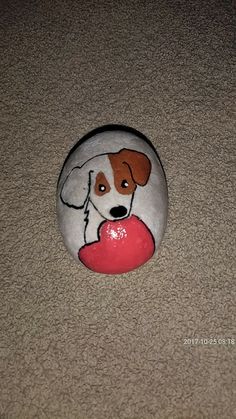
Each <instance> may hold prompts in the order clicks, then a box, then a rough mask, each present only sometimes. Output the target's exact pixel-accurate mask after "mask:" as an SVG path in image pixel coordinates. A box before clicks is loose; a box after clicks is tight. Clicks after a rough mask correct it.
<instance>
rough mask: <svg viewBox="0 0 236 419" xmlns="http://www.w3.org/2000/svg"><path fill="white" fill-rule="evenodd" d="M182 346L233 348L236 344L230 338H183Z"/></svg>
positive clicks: (235, 341)
mask: <svg viewBox="0 0 236 419" xmlns="http://www.w3.org/2000/svg"><path fill="white" fill-rule="evenodd" d="M183 343H184V345H186V346H197V345H205V346H210V345H211V346H214V345H215V346H216V345H221V346H233V345H235V344H236V340H235V339H234V338H232V337H219V338H216V337H201V338H199V337H192V338H184V340H183Z"/></svg>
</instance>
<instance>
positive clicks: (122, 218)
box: [90, 200, 131, 221]
mask: <svg viewBox="0 0 236 419" xmlns="http://www.w3.org/2000/svg"><path fill="white" fill-rule="evenodd" d="M90 202H91V204H92V205H93V207H94V209H95V210H96V211H97V212H98V214H99V215H100V216H101V217H102V218H103V219H104V220H108V221H119V220H124V219H125V218H128V217H129V216H130V213H131V207H130V209H129V211H128V212H127V214H125V215H122V216H121V217H111V218H110V217H109V218H108V217H107V216H105V215H103V214H102V213H101V212H100V211H99V209H98V208H97V207H96V205H94V203H93V202H92V201H91V200H90Z"/></svg>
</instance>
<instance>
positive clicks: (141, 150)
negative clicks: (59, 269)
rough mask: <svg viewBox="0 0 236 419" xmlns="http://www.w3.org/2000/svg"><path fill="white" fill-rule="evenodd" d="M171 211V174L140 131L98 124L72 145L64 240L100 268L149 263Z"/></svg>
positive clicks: (62, 211)
mask: <svg viewBox="0 0 236 419" xmlns="http://www.w3.org/2000/svg"><path fill="white" fill-rule="evenodd" d="M167 211H168V193H167V183H166V178H165V174H164V171H163V168H162V165H161V163H160V160H159V157H158V155H157V152H156V151H155V149H154V147H153V146H152V144H151V143H150V141H149V140H148V139H147V138H146V137H145V136H144V135H143V134H141V133H140V132H138V131H136V130H134V129H132V128H128V127H123V126H119V125H108V126H104V127H101V128H97V129H96V130H94V131H92V132H91V133H89V134H87V135H85V136H84V137H83V138H82V139H81V140H80V141H78V143H77V144H76V145H75V146H74V147H73V148H72V150H71V151H70V153H69V155H68V156H67V158H66V160H65V163H64V165H63V168H62V170H61V173H60V176H59V180H58V187H57V215H58V223H59V228H60V231H61V234H62V237H63V240H64V243H65V245H66V247H67V249H68V251H69V252H70V253H71V255H72V256H73V257H74V259H75V260H76V261H78V262H79V261H80V262H82V263H83V264H84V265H85V266H86V267H87V268H89V269H91V270H92V271H94V272H99V273H105V274H121V273H125V272H129V271H131V270H133V269H136V268H138V267H139V266H141V265H143V264H144V263H146V262H147V261H148V260H149V259H150V258H151V257H152V256H153V255H154V253H155V252H156V251H157V249H158V248H159V246H160V243H161V240H162V238H163V235H164V232H165V228H166V223H167Z"/></svg>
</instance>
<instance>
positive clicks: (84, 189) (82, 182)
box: [61, 166, 90, 209]
mask: <svg viewBox="0 0 236 419" xmlns="http://www.w3.org/2000/svg"><path fill="white" fill-rule="evenodd" d="M89 190H90V172H88V168H86V167H85V166H83V167H74V168H73V169H72V170H71V172H70V173H69V175H68V176H67V178H66V180H65V182H64V184H63V186H62V189H61V200H62V202H63V204H65V205H67V206H68V207H71V208H75V209H81V208H83V206H84V204H85V202H86V200H87V197H88V195H89Z"/></svg>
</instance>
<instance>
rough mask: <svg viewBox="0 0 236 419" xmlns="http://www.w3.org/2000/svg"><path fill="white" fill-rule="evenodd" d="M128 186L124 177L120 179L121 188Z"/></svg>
mask: <svg viewBox="0 0 236 419" xmlns="http://www.w3.org/2000/svg"><path fill="white" fill-rule="evenodd" d="M128 186H129V184H128V182H127V180H126V179H124V180H122V182H121V187H122V188H128Z"/></svg>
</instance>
